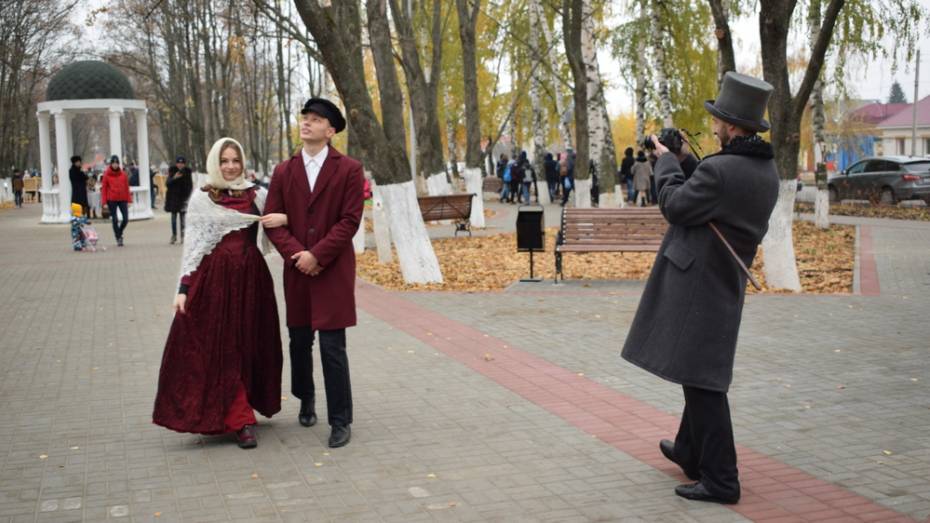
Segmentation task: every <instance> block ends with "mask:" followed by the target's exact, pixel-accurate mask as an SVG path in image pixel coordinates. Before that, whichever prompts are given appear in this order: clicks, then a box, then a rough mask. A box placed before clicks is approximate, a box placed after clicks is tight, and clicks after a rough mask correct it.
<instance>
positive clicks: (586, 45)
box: [576, 0, 617, 198]
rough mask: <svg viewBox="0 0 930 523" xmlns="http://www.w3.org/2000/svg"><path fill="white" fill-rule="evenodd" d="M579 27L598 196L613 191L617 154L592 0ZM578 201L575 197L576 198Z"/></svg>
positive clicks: (591, 150)
mask: <svg viewBox="0 0 930 523" xmlns="http://www.w3.org/2000/svg"><path fill="white" fill-rule="evenodd" d="M583 16H584V20H583V22H582V25H581V28H582V32H581V55H582V58H583V59H584V68H585V83H586V86H587V95H588V96H587V98H588V100H587V101H588V105H587V112H588V143H589V144H590V148H591V149H590V157H591V159H592V160H594V165H595V167H596V169H597V173H598V182H599V185H600V186H601V188H602V189H604V188H606V189H608V190H601V194H606V193H608V192H613V191H614V189H615V188H614V180H615V179H616V172H617V152H616V148H615V147H614V139H613V133H612V131H611V128H610V117H609V116H608V114H607V100H606V99H605V97H604V82H603V80H602V78H601V70H600V65H599V64H598V60H597V40H596V38H595V35H596V32H595V14H594V5H593V2H592V0H585V13H584V15H583ZM576 198H577V195H576Z"/></svg>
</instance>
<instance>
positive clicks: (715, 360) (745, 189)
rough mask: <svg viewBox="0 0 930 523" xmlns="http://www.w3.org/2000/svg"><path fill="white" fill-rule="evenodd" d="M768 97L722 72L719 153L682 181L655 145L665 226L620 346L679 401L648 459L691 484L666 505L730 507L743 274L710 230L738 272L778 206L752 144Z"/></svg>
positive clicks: (761, 87)
mask: <svg viewBox="0 0 930 523" xmlns="http://www.w3.org/2000/svg"><path fill="white" fill-rule="evenodd" d="M771 92H772V86H771V85H769V84H768V83H766V82H764V81H762V80H759V79H756V78H752V77H749V76H745V75H741V74H737V73H733V72H729V73H727V74H726V76H725V77H724V81H723V83H722V84H721V88H720V94H719V96H718V97H717V100H716V101H708V102H707V103H705V107H706V108H707V110H708V111H709V112H710V113H711V114H712V115H713V129H714V134H715V135H717V138H718V139H719V141H720V145H721V146H722V148H721V150H720V152H718V153H717V154H714V155H711V156H708V157H707V158H705V159H704V161H702V162H701V163H700V164H699V165H698V167H697V169H695V171H694V174H693V175H692V176H691V177H690V178H687V177H686V176H685V174H684V172H683V171H682V168H681V164H680V163H679V160H678V158H676V157H675V155H674V154H668V152H669V151H668V149H667V148H666V147H665V146H663V145H662V144H661V143H659V142H658V139H657V138H656V137H655V136H653V137H652V139H653V141H654V142H655V143H656V154H657V155H658V156H659V159H658V161H657V162H656V181H657V185H658V192H659V208H660V209H661V211H662V214H663V215H664V216H665V218H666V219H667V220H668V222H669V228H668V231H667V232H666V233H665V238H664V239H663V240H662V245H661V247H660V248H659V252H658V254H657V256H656V261H655V265H653V268H652V272H651V273H650V275H649V280H648V281H647V283H646V288H645V290H644V291H643V295H642V298H641V299H640V303H639V308H638V309H637V311H636V316H635V318H634V319H633V325H632V326H631V327H630V332H629V334H628V335H627V338H626V343H625V344H624V346H623V352H622V356H623V358H624V359H626V360H627V361H629V362H631V363H633V364H635V365H638V366H639V367H641V368H643V369H645V370H647V371H649V372H651V373H653V374H655V375H657V376H659V377H661V378H664V379H666V380H669V381H671V382H674V383H679V384H681V385H682V387H683V389H684V396H685V407H684V411H683V413H682V416H681V426H680V427H679V429H678V435H677V436H676V438H675V441H674V442H672V441H669V440H662V441H661V442H660V443H659V449H660V451H661V452H662V453H663V454H664V455H665V457H666V458H668V459H669V460H671V461H672V462H674V463H676V464H678V465H679V466H680V467H681V468H682V470H683V471H684V473H685V475H687V476H688V477H689V478H691V479H692V480H695V481H697V483H693V484H684V485H679V486H678V487H676V488H675V493H676V494H677V495H679V496H682V497H684V498H688V499H695V500H702V501H713V502H718V503H736V502H737V501H739V498H740V485H739V475H738V471H737V468H736V448H735V445H734V442H733V428H732V424H731V421H730V408H729V404H728V403H727V390H728V389H729V387H730V382H731V380H732V376H733V359H734V356H735V353H736V340H737V335H738V333H739V325H740V319H741V317H742V312H743V300H744V298H745V294H746V280H747V277H746V274H745V273H744V272H742V269H741V267H740V266H739V263H738V262H737V261H736V258H735V257H734V256H733V255H732V254H731V253H730V252H729V250H728V249H727V247H726V245H724V243H723V242H722V241H721V240H720V238H718V237H717V236H716V235H715V233H714V232H713V231H712V230H711V228H710V226H709V224H711V223H713V224H715V225H716V227H717V228H718V229H719V231H720V232H721V233H722V235H723V237H724V238H726V240H727V241H728V242H729V244H730V245H731V246H732V248H733V249H734V250H735V252H736V254H737V255H738V256H739V258H740V259H741V260H742V262H743V263H744V264H745V265H746V266H747V267H749V266H751V265H752V260H753V258H754V257H755V255H756V250H757V248H758V246H759V243H760V242H761V241H762V238H763V237H764V236H765V233H766V231H767V229H768V221H769V215H771V213H772V210H773V209H774V208H775V202H776V200H777V199H778V186H779V184H778V172H777V170H776V167H775V162H774V160H773V158H774V154H773V151H772V146H771V145H770V144H769V143H767V142H765V141H763V140H762V138H761V137H760V136H759V135H758V134H757V133H759V132H764V131H767V130H768V129H769V124H768V122H766V121H765V120H764V119H763V118H762V117H763V115H764V113H765V108H766V105H767V103H768V99H769V97H770V96H771Z"/></svg>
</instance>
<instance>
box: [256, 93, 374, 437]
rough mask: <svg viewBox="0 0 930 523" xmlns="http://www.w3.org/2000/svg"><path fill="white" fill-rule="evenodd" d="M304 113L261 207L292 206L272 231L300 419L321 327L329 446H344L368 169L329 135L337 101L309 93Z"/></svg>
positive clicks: (310, 407) (303, 420)
mask: <svg viewBox="0 0 930 523" xmlns="http://www.w3.org/2000/svg"><path fill="white" fill-rule="evenodd" d="M301 113H302V116H301V122H300V139H301V141H303V147H302V148H301V150H300V151H299V152H298V153H297V154H295V155H294V156H292V157H291V158H290V159H288V160H285V161H284V162H282V163H281V164H279V165H278V166H277V167H276V168H275V170H274V176H272V178H271V187H269V189H268V201H267V202H266V204H265V209H264V212H265V213H266V214H270V213H284V214H287V225H286V226H283V227H276V228H271V229H268V230H267V234H268V239H269V240H271V242H272V243H274V245H275V247H277V249H278V252H280V253H281V257H282V258H284V297H285V302H286V304H287V327H288V333H289V335H290V339H291V342H290V354H291V392H292V393H293V395H294V396H295V397H298V398H300V413H299V415H298V418H297V419H298V421H299V422H300V424H301V425H303V426H305V427H309V426H311V425H313V424H315V423H316V421H317V417H316V410H315V389H314V385H313V360H312V357H311V349H312V347H313V338H314V335H315V333H316V331H319V333H320V359H321V361H322V363H323V380H324V382H325V385H326V413H327V417H328V421H329V425H330V426H331V427H332V431H331V433H330V437H329V446H330V447H342V446H343V445H345V444H347V443H348V442H349V439H350V435H351V432H350V425H351V424H352V388H351V385H350V382H349V359H348V356H347V354H346V328H347V327H352V326H354V325H355V323H356V315H355V250H354V248H353V247H352V237H353V236H355V232H356V231H357V230H358V227H359V223H360V222H361V220H362V208H363V205H364V201H363V199H362V198H363V186H364V174H363V170H362V164H361V163H359V162H358V161H357V160H355V159H353V158H350V157H348V156H345V155H343V154H342V153H340V152H339V151H337V150H336V149H335V148H333V146H332V145H330V143H329V140H330V139H331V138H332V137H333V135H335V134H336V133H338V132H340V131H342V130H343V129H345V126H346V122H345V119H344V118H343V116H342V113H341V112H340V111H339V108H338V107H336V105H335V104H333V103H332V102H330V101H329V100H325V99H322V98H311V99H310V100H309V101H308V102H307V103H306V105H304V108H303V110H302V111H301ZM266 219H267V218H266ZM263 220H265V219H263Z"/></svg>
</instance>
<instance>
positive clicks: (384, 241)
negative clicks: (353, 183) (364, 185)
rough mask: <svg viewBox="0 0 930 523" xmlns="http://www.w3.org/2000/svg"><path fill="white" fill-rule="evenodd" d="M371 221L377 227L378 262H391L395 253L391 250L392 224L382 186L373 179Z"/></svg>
mask: <svg viewBox="0 0 930 523" xmlns="http://www.w3.org/2000/svg"><path fill="white" fill-rule="evenodd" d="M371 195H372V196H371V221H372V222H373V225H374V229H375V247H377V249H378V262H379V263H391V261H393V260H394V253H393V252H392V251H391V224H390V223H389V222H388V215H387V213H386V212H385V210H384V197H383V196H382V195H381V187H379V186H378V184H376V183H375V180H374V178H372V179H371Z"/></svg>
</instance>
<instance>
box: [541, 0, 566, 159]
mask: <svg viewBox="0 0 930 523" xmlns="http://www.w3.org/2000/svg"><path fill="white" fill-rule="evenodd" d="M532 1H533V3H536V4H537V5H538V0H532ZM539 12H540V13H542V10H541V6H540V11H539ZM540 20H541V24H540V26H542V29H543V31H542V35H541V36H542V39H541V41H540V42H539V43H540V46H541V47H544V48H548V49H549V64H550V67H547V68H546V70H547V71H548V72H549V86H550V87H551V88H552V91H553V94H554V98H555V111H556V113H558V114H557V115H556V118H557V124H558V129H559V139H561V140H562V150H563V151H564V150H566V149H568V148H569V147H571V146H572V131H571V127H570V126H569V121H570V119H571V118H570V116H569V115H568V114H566V107H565V97H564V96H565V95H564V86H563V85H562V83H561V82H560V81H559V79H558V77H557V76H556V67H555V66H554V65H553V64H557V63H559V56H558V53H557V50H558V46H557V45H555V44H554V43H553V41H552V30H550V29H549V24H548V22H546V20H545V18H543V17H540Z"/></svg>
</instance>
